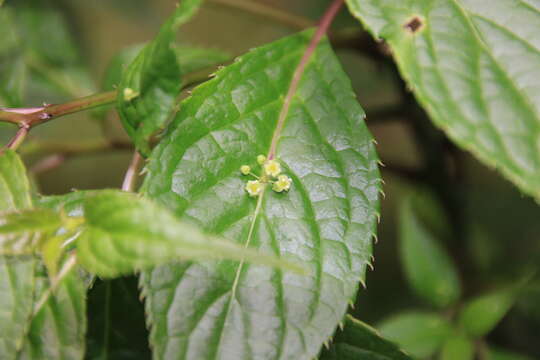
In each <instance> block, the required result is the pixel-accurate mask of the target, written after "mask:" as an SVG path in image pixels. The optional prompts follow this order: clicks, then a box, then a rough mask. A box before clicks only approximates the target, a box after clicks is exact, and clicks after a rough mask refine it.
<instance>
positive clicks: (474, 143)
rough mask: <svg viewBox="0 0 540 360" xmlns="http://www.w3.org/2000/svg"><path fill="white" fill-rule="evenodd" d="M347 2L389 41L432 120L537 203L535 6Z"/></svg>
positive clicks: (538, 11)
mask: <svg viewBox="0 0 540 360" xmlns="http://www.w3.org/2000/svg"><path fill="white" fill-rule="evenodd" d="M347 3H348V5H349V8H350V10H351V12H352V13H353V14H354V15H355V16H356V17H358V18H359V19H360V20H361V21H362V22H363V23H364V25H365V26H366V27H367V28H368V30H370V31H371V32H372V33H373V35H374V36H375V37H377V38H383V39H385V40H386V41H387V42H388V43H389V45H390V47H391V48H392V51H393V54H394V57H395V59H396V62H397V64H398V66H399V68H400V70H401V73H402V74H403V76H404V77H405V79H406V80H407V82H408V83H409V86H410V87H411V88H412V89H413V91H414V93H415V94H416V96H417V98H418V100H419V101H420V103H421V104H422V105H423V106H424V107H425V108H426V110H427V111H428V113H429V114H430V116H431V118H432V119H433V121H434V122H435V123H436V124H437V125H438V126H439V127H441V128H442V129H443V130H444V131H446V133H447V134H448V135H449V136H450V138H452V139H453V140H454V141H455V142H456V143H458V144H459V145H460V146H462V147H463V148H465V149H467V150H469V151H471V152H472V153H474V154H475V155H476V156H477V157H478V158H479V159H480V160H482V161H483V162H484V163H486V164H488V165H490V166H494V167H496V168H497V169H499V170H500V171H501V172H502V173H503V174H504V175H505V176H506V177H507V178H509V179H510V180H511V181H512V182H514V183H515V184H516V185H517V186H518V187H519V188H520V189H521V190H522V191H524V192H526V193H527V194H529V195H532V196H534V197H536V199H540V84H539V82H538V79H539V78H540V41H539V40H538V36H537V34H538V29H540V4H539V3H538V1H533V0H497V1H489V2H485V1H477V0H452V1H448V0H428V1H419V0H405V1H399V2H396V1H393V0H347ZM488 3H489V4H488ZM413 29H416V30H415V31H413Z"/></svg>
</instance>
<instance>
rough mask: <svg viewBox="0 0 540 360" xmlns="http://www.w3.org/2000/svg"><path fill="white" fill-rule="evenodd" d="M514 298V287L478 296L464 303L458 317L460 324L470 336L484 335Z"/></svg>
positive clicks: (496, 322) (502, 314)
mask: <svg viewBox="0 0 540 360" xmlns="http://www.w3.org/2000/svg"><path fill="white" fill-rule="evenodd" d="M515 300H516V291H515V290H514V289H510V290H508V289H505V290H501V291H496V292H493V293H490V294H486V295H482V296H479V297H477V298H475V299H473V300H471V301H469V302H468V303H467V304H466V305H465V307H464V308H463V310H462V312H461V315H460V318H459V321H460V324H461V326H463V328H464V329H465V330H466V331H467V333H469V334H470V335H471V336H474V337H480V336H484V335H486V334H487V333H488V332H490V331H491V330H492V329H493V328H494V327H495V326H496V325H497V324H498V323H499V321H501V319H502V318H503V317H504V315H506V313H507V312H508V310H510V308H511V307H512V305H514V302H515Z"/></svg>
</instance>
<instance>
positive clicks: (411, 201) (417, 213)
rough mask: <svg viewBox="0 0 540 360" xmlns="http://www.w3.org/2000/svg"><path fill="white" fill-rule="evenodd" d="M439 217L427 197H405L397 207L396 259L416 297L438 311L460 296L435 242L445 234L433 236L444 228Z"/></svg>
mask: <svg viewBox="0 0 540 360" xmlns="http://www.w3.org/2000/svg"><path fill="white" fill-rule="evenodd" d="M425 214H430V218H428V217H427V216H423V215H425ZM442 214H443V213H442V210H441V209H440V207H439V206H438V204H437V203H436V202H435V200H434V199H433V198H430V196H429V195H426V194H422V195H417V194H415V195H409V196H407V198H406V199H405V200H404V201H403V203H402V204H401V207H400V224H399V237H400V257H401V261H402V263H403V267H404V270H405V275H406V276H407V280H408V281H409V284H410V285H411V287H412V288H413V289H414V291H415V292H416V293H417V294H418V295H419V296H420V297H422V298H423V299H424V300H426V301H429V302H430V303H431V304H433V305H435V306H437V307H441V308H442V307H445V306H448V305H451V304H453V303H454V302H455V301H457V300H458V299H459V297H460V294H461V287H460V282H459V278H458V274H457V271H456V269H455V267H454V265H453V263H452V260H451V258H450V257H449V256H448V254H447V253H446V251H445V249H443V248H442V246H441V244H440V243H439V239H440V238H441V237H442V238H444V236H445V235H447V234H444V232H442V233H434V231H437V230H436V229H442V228H444V227H443V226H442V225H441V224H442V223H443V222H444V221H445V218H444V217H443V215H442ZM437 219H438V221H435V220H437ZM437 224H438V225H437Z"/></svg>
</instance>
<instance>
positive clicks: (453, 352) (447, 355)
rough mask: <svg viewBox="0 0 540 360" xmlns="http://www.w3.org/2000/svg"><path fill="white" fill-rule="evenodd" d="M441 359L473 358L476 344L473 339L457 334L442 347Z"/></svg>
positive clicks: (461, 359) (468, 359) (462, 359)
mask: <svg viewBox="0 0 540 360" xmlns="http://www.w3.org/2000/svg"><path fill="white" fill-rule="evenodd" d="M440 359H441V360H472V359H474V344H473V342H472V340H471V339H468V338H467V337H465V336H463V335H461V334H457V335H454V336H452V337H451V338H449V339H448V340H446V342H445V343H444V345H443V347H442V351H441V355H440Z"/></svg>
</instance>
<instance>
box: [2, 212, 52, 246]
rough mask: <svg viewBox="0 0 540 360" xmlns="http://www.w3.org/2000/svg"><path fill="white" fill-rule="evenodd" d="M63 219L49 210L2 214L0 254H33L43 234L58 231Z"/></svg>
mask: <svg viewBox="0 0 540 360" xmlns="http://www.w3.org/2000/svg"><path fill="white" fill-rule="evenodd" d="M61 224H62V217H61V216H60V214H58V213H57V212H55V211H52V210H49V209H32V210H24V211H21V212H9V213H4V214H1V213H0V254H3V255H22V254H26V255H29V254H32V253H33V252H34V250H35V248H36V245H38V241H39V239H40V237H41V234H42V233H44V232H50V231H54V230H56V229H58V228H59V227H60V225H61Z"/></svg>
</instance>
